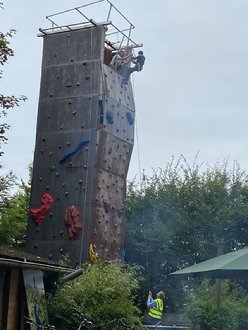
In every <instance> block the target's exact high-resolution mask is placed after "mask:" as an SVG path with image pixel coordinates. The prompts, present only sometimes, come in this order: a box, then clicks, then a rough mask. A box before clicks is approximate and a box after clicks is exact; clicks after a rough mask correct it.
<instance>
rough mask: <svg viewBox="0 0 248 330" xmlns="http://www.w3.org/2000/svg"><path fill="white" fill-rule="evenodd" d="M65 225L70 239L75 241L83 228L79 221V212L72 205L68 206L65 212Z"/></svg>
mask: <svg viewBox="0 0 248 330" xmlns="http://www.w3.org/2000/svg"><path fill="white" fill-rule="evenodd" d="M65 225H66V226H67V227H68V233H69V238H70V239H75V238H76V236H77V235H78V234H79V232H80V231H81V230H82V228H83V226H82V224H81V221H80V215H79V211H78V209H77V208H76V206H74V205H70V206H69V207H68V208H67V209H66V211H65Z"/></svg>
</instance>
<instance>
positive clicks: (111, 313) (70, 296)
mask: <svg viewBox="0 0 248 330" xmlns="http://www.w3.org/2000/svg"><path fill="white" fill-rule="evenodd" d="M138 286H139V279H138V276H137V268H135V267H131V266H127V265H125V264H124V265H123V264H120V263H115V262H106V261H101V262H97V263H95V264H94V265H90V266H87V268H86V271H85V273H84V274H83V275H81V276H79V277H78V278H76V279H75V280H73V281H71V282H67V283H64V284H61V285H59V286H58V287H57V289H56V292H55V294H54V295H53V296H50V298H49V300H48V305H49V308H48V309H49V311H50V320H51V322H52V323H53V324H55V325H56V326H57V327H58V328H59V329H61V330H67V329H74V328H75V329H77V327H78V325H79V323H80V319H79V318H78V316H77V315H75V313H74V308H76V309H77V310H80V311H81V312H82V313H83V314H84V316H85V317H86V318H87V319H88V320H90V321H92V322H93V324H94V329H99V330H102V329H104V330H113V329H116V330H118V329H122V327H123V326H122V327H121V325H118V320H119V319H120V318H125V319H126V320H127V322H128V324H130V325H136V326H137V327H140V328H141V322H140V311H139V309H138V308H137V307H136V306H135V304H134V299H135V294H134V292H135V290H136V289H137V288H138Z"/></svg>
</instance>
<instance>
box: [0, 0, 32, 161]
mask: <svg viewBox="0 0 248 330" xmlns="http://www.w3.org/2000/svg"><path fill="white" fill-rule="evenodd" d="M2 5H3V3H2V2H0V8H2ZM15 33H16V31H15V30H14V29H11V30H9V31H8V32H7V33H3V32H0V65H1V66H3V65H4V64H6V63H7V61H8V59H9V58H10V57H12V56H14V51H13V50H12V49H11V48H10V42H9V39H10V38H12V37H13V35H14V34H15ZM2 74H3V70H0V79H1V78H2ZM26 99H27V98H26V97H25V96H23V95H21V96H19V97H16V96H14V95H11V96H6V95H3V94H1V93H0V118H2V117H4V116H6V115H7V111H6V110H8V109H11V108H14V107H15V106H19V103H20V102H21V101H25V100H26ZM9 128H10V126H9V125H8V124H7V123H4V122H1V123H0V147H1V145H2V144H3V143H6V141H7V137H6V135H5V134H6V131H7V130H8V129H9ZM2 154H3V151H2V150H0V156H1V155H2Z"/></svg>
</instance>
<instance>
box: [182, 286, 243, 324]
mask: <svg viewBox="0 0 248 330" xmlns="http://www.w3.org/2000/svg"><path fill="white" fill-rule="evenodd" d="M220 296H221V302H220V306H219V308H218V307H217V304H216V298H215V297H216V287H215V285H210V284H209V282H208V281H204V282H203V283H202V284H201V285H200V286H199V288H198V289H197V290H196V293H195V294H194V295H193V296H192V298H191V301H190V303H189V304H188V305H187V308H186V311H187V314H188V317H189V319H190V321H191V324H192V329H197V325H198V324H199V325H200V326H201V328H202V329H204V330H215V329H216V330H242V329H247V327H248V321H247V315H248V304H247V302H248V295H247V292H246V291H245V290H244V289H242V288H241V287H238V286H235V287H233V285H231V284H230V282H228V281H222V282H221V283H220Z"/></svg>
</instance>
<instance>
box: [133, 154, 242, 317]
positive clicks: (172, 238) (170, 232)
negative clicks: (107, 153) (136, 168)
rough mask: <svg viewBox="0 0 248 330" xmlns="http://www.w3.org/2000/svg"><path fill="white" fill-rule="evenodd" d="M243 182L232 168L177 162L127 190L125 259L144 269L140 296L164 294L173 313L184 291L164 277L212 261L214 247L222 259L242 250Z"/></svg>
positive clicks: (178, 281) (179, 282)
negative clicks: (229, 253)
mask: <svg viewBox="0 0 248 330" xmlns="http://www.w3.org/2000/svg"><path fill="white" fill-rule="evenodd" d="M247 182H248V177H247V174H246V173H245V172H243V171H241V170H240V168H239V166H238V165H237V164H236V163H235V164H234V166H233V169H232V170H229V169H228V166H227V164H226V163H223V164H216V166H215V167H213V168H207V169H205V170H203V169H202V167H201V165H198V164H197V163H196V161H195V163H194V164H193V165H192V166H189V164H188V163H187V161H186V159H185V158H184V157H183V156H182V157H180V158H179V159H178V160H177V161H175V160H174V159H172V161H171V162H170V163H168V164H167V166H166V168H165V169H164V170H162V169H160V170H158V171H154V173H153V174H152V175H151V176H150V177H146V176H145V175H143V180H142V183H141V185H140V186H139V185H136V184H135V182H131V183H130V184H129V187H128V193H127V212H126V214H127V227H126V255H127V261H130V262H133V263H137V264H141V265H142V266H143V267H144V268H145V273H144V276H145V277H146V287H145V288H144V291H145V292H147V291H148V290H152V291H154V292H155V291H158V290H161V289H163V290H165V291H166V292H167V297H166V304H167V305H169V306H170V307H171V308H172V309H173V310H175V309H177V310H178V308H180V307H182V306H183V304H184V302H185V300H184V296H185V295H186V293H187V291H188V290H189V286H188V285H187V286H186V285H184V282H183V281H182V280H181V279H180V278H175V277H173V276H168V274H169V273H171V272H173V271H175V270H177V269H179V268H183V267H186V266H188V265H192V264H194V263H198V262H201V261H204V260H206V259H209V258H212V257H215V256H216V255H217V250H218V247H219V246H220V244H221V245H223V249H224V250H223V253H225V252H230V251H232V250H233V249H235V248H236V249H238V248H241V247H242V246H245V245H247V244H248V207H247V205H248V204H247V202H248V184H247ZM192 282H194V283H195V284H197V283H196V281H192ZM175 287H177V288H178V290H175ZM143 299H145V297H143ZM167 311H168V307H167Z"/></svg>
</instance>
